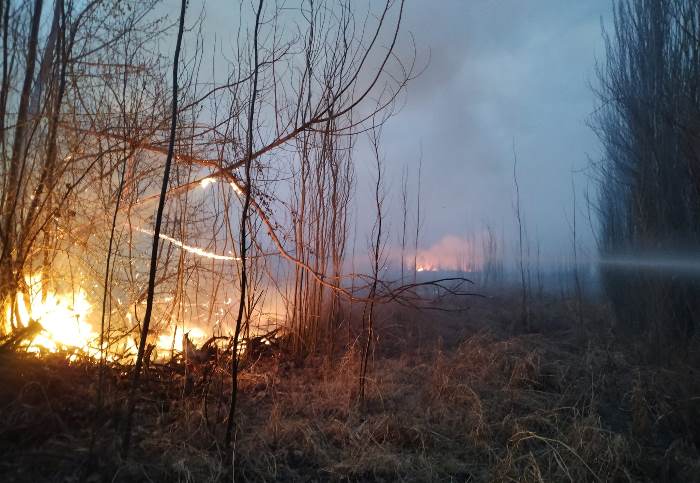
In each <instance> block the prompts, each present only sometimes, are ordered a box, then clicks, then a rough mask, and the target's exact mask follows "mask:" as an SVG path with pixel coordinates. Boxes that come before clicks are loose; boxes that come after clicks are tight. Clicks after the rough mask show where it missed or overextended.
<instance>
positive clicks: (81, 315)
mask: <svg viewBox="0 0 700 483" xmlns="http://www.w3.org/2000/svg"><path fill="white" fill-rule="evenodd" d="M27 283H28V285H29V286H30V287H33V286H34V287H36V286H37V284H38V285H39V286H40V284H41V278H40V276H33V277H28V280H27ZM25 299H28V300H25ZM27 302H28V304H27ZM16 307H17V312H16V321H17V322H19V323H20V324H21V325H22V326H24V327H27V326H28V325H29V323H30V322H31V321H32V320H35V321H37V322H39V324H40V325H41V327H42V328H43V330H42V331H41V332H40V333H39V334H38V335H37V336H36V337H35V338H34V339H33V340H32V341H31V342H30V344H29V346H28V348H27V350H28V351H29V352H41V351H42V350H43V351H49V352H56V351H58V350H59V349H64V348H73V349H79V350H81V351H82V352H84V353H86V354H89V355H97V354H98V353H99V350H98V349H97V348H96V347H95V345H94V342H95V340H96V339H97V333H96V332H95V331H94V330H93V328H92V326H91V325H90V324H89V323H88V322H87V317H88V315H89V314H90V311H91V310H92V306H91V305H90V302H89V301H88V299H87V295H86V294H85V291H83V289H82V288H81V289H78V291H77V292H75V293H74V294H70V295H59V294H57V293H55V292H52V291H48V292H47V293H46V297H42V295H41V292H40V291H37V290H32V291H30V293H29V295H27V296H24V295H22V294H21V293H18V294H17V295H16ZM10 321H11V312H10V308H9V307H8V309H7V314H6V322H7V325H8V326H9V325H10Z"/></svg>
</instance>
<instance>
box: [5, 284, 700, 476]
mask: <svg viewBox="0 0 700 483" xmlns="http://www.w3.org/2000/svg"><path fill="white" fill-rule="evenodd" d="M469 305H470V308H469V309H468V310H466V311H460V312H455V313H444V312H439V311H438V312H435V311H428V312H425V311H424V312H416V311H414V310H408V309H404V308H398V307H387V308H384V309H382V311H381V314H380V320H379V322H378V326H379V327H378V331H377V335H378V344H377V346H376V347H377V348H376V350H375V352H374V354H373V359H372V362H371V367H370V379H369V381H368V384H367V400H366V404H365V405H364V407H358V404H357V387H358V370H357V369H358V358H357V351H355V350H352V349H351V350H350V351H348V352H346V353H345V354H344V355H342V356H341V355H339V356H337V357H336V358H334V359H328V358H327V357H321V356H317V357H310V358H308V359H306V360H305V361H292V360H290V359H289V358H286V357H284V356H283V355H281V356H280V355H278V356H277V357H268V358H266V357H263V358H260V359H259V360H257V361H255V362H254V363H251V364H248V366H247V367H246V369H245V371H244V372H243V374H242V375H241V378H240V379H241V384H240V386H241V397H240V405H239V410H238V413H237V426H236V438H235V445H234V448H235V458H236V459H235V471H236V476H237V477H238V479H240V480H250V481H279V480H286V481H327V480H331V481H335V480H339V481H395V480H406V481H533V482H534V481H575V482H580V481H700V456H699V454H698V448H699V447H700V374H698V371H697V369H695V368H697V367H698V364H697V363H696V360H695V359H693V357H695V356H696V355H697V354H696V353H695V352H692V351H691V354H690V355H684V356H683V357H682V358H673V357H671V358H670V359H668V360H664V361H661V362H660V361H659V360H656V359H655V358H653V357H652V358H649V357H648V354H645V353H644V352H643V351H641V350H639V348H638V347H637V346H634V348H633V347H632V346H633V344H631V343H630V342H629V341H627V340H620V339H619V338H616V337H615V336H614V327H613V326H612V324H611V322H610V320H611V318H610V316H609V315H608V312H607V311H606V309H605V307H603V306H597V305H589V306H586V310H585V320H584V325H583V327H582V326H581V324H580V323H576V324H574V323H572V322H571V321H572V320H577V319H578V317H574V316H573V315H572V314H573V313H574V311H575V310H574V304H571V302H570V301H566V300H550V301H540V302H536V303H534V304H533V307H532V315H531V320H532V324H531V325H532V326H531V330H529V331H528V332H527V333H523V332H521V331H518V330H515V329H514V324H513V320H517V314H518V312H519V309H518V304H517V298H516V297H507V296H503V297H493V298H488V299H479V300H476V299H475V300H473V301H470V304H469ZM97 374H98V372H97V368H96V367H95V365H94V364H93V363H90V362H88V361H76V362H73V363H68V362H67V361H66V359H65V357H64V356H61V355H55V356H53V357H50V358H43V359H41V360H37V359H36V358H34V357H33V356H27V355H19V354H16V353H4V354H0V414H2V418H0V455H1V456H0V478H2V480H3V481H81V480H82V481H219V480H226V481H228V480H230V477H231V475H230V472H229V471H230V470H229V469H228V461H230V455H231V451H229V450H226V449H225V448H224V447H223V445H222V441H223V433H224V427H225V424H224V423H223V420H224V417H225V415H226V412H227V404H228V398H229V394H230V385H229V383H228V376H227V375H226V374H225V372H224V369H223V367H222V368H219V369H217V372H216V373H215V374H214V376H213V377H210V378H209V381H210V382H209V383H208V384H202V379H201V374H200V373H199V372H197V373H195V374H194V375H193V376H192V377H191V378H189V379H188V378H185V377H183V375H182V371H181V370H175V369H168V368H151V370H150V371H149V372H148V373H147V375H146V377H145V381H144V391H143V392H142V396H141V399H140V401H139V405H138V410H137V415H136V420H135V425H134V428H135V430H134V436H133V445H132V448H131V450H130V454H129V457H128V458H127V459H124V458H122V457H121V456H120V455H119V440H120V439H119V433H118V428H119V427H120V423H121V408H122V407H123V402H124V397H125V394H126V388H127V387H128V378H127V372H126V369H125V368H117V367H110V368H109V369H108V371H107V377H106V381H107V385H106V387H107V390H106V391H105V404H104V410H103V411H102V412H101V413H99V414H100V415H99V416H98V415H96V413H95V410H94V407H95V399H96V395H95V390H96V381H97ZM203 394H206V396H203Z"/></svg>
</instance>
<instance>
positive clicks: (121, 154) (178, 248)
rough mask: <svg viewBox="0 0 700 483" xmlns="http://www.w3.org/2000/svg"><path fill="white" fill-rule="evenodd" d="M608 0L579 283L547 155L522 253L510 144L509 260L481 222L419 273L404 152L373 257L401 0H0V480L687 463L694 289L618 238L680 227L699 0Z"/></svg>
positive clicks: (401, 79)
mask: <svg viewBox="0 0 700 483" xmlns="http://www.w3.org/2000/svg"><path fill="white" fill-rule="evenodd" d="M614 5H615V12H614V26H613V31H612V32H611V33H609V34H606V33H604V38H605V42H606V43H605V46H606V57H605V61H604V62H603V63H602V64H601V66H600V69H599V80H600V85H599V87H598V94H599V96H600V100H601V104H602V105H601V106H600V108H599V109H598V110H597V111H596V115H595V119H594V123H593V124H594V128H595V129H596V131H597V133H598V134H599V136H600V140H601V142H602V145H603V148H604V153H603V158H602V159H601V161H600V163H599V164H597V165H596V168H597V169H598V174H599V175H600V179H599V182H600V183H599V188H600V189H599V192H598V194H599V203H598V205H597V206H596V208H598V211H597V213H596V214H597V215H598V216H597V218H596V219H595V220H593V219H592V218H593V217H590V216H589V222H590V224H591V225H592V226H595V222H599V226H598V227H597V230H598V232H597V235H598V241H599V249H600V253H601V256H602V258H601V264H600V271H601V277H602V279H601V280H602V291H601V292H602V293H598V291H597V289H598V288H599V287H598V286H597V285H596V282H595V281H594V282H591V280H590V279H589V278H586V277H587V276H586V273H588V272H586V271H584V270H581V267H580V264H581V263H582V262H581V260H583V259H584V257H583V256H582V252H581V250H580V246H579V245H580V238H581V233H580V231H581V224H580V222H578V224H577V220H579V218H577V212H578V211H580V208H581V207H580V206H578V204H577V197H576V186H575V183H574V181H573V179H572V181H571V185H572V193H573V196H572V198H573V199H572V212H571V215H572V216H571V218H570V228H571V235H572V236H571V245H572V246H571V249H570V251H571V257H570V259H569V261H568V265H567V266H564V267H559V271H558V272H556V273H554V270H553V267H552V266H548V267H545V266H543V264H544V263H545V262H543V260H546V259H547V254H544V256H543V257H542V258H541V255H542V254H541V247H540V240H539V239H537V240H535V242H536V251H535V250H532V247H531V240H530V237H529V235H528V224H527V212H526V210H525V208H524V206H521V200H523V201H524V200H525V199H526V196H525V185H521V184H520V183H519V181H518V173H519V169H520V170H522V164H520V160H519V158H518V156H517V153H516V149H515V142H514V143H513V166H512V175H513V193H504V196H505V195H512V196H513V208H514V224H515V226H516V228H517V232H516V233H517V236H516V237H515V243H513V244H512V246H514V247H515V248H516V249H515V250H514V252H515V253H514V258H513V259H512V260H511V259H510V258H509V256H510V254H509V250H510V249H511V244H510V243H509V241H508V240H506V239H505V235H503V234H502V235H501V236H500V237H499V236H498V235H497V234H496V233H497V232H496V231H495V230H494V229H493V228H492V227H491V226H490V225H488V224H486V226H485V230H484V233H483V234H482V235H481V238H480V239H479V236H478V235H471V237H472V238H471V239H470V245H471V251H470V252H469V258H470V260H461V261H460V262H458V265H459V267H457V268H458V270H455V273H438V271H437V268H439V267H431V266H428V265H424V266H423V265H420V263H419V258H420V238H421V230H422V229H423V228H424V224H425V222H426V220H429V217H430V213H429V212H428V211H427V210H426V205H425V203H423V201H422V199H421V197H422V196H429V195H430V193H428V194H427V195H426V193H425V192H424V191H425V188H424V185H423V184H422V181H423V180H422V176H423V164H424V160H423V152H422V147H421V152H420V154H419V156H417V165H418V168H417V178H416V179H415V180H414V181H415V183H413V182H411V183H409V178H410V177H411V176H410V174H409V171H408V169H407V168H406V169H405V170H404V171H403V173H402V178H401V182H400V190H401V192H400V195H401V196H400V199H401V202H402V207H401V208H402V220H401V224H400V235H399V236H398V237H397V238H398V240H399V242H400V251H399V249H396V250H392V248H393V247H392V246H391V241H390V240H392V238H393V237H394V235H396V233H395V232H393V231H392V230H395V229H396V226H392V223H391V220H389V219H388V213H390V210H389V209H388V205H389V203H390V201H391V199H390V198H389V197H388V196H387V193H388V190H390V189H391V182H390V180H389V181H388V180H387V172H386V166H385V165H386V163H387V160H386V156H385V152H384V146H383V145H382V139H383V138H382V136H383V133H384V132H385V131H384V128H385V125H386V124H387V123H388V122H390V120H391V118H392V116H393V114H394V113H395V112H396V109H398V107H400V105H401V100H402V97H403V96H405V95H407V91H406V86H407V85H409V83H410V82H411V81H412V79H413V78H414V76H416V75H417V74H418V72H420V71H421V67H422V65H420V64H421V62H420V61H419V60H420V59H418V58H417V57H418V56H417V55H416V50H415V47H413V45H412V37H411V36H410V35H408V34H407V33H405V32H404V31H403V30H402V20H403V18H404V14H405V12H404V8H406V6H405V5H404V1H403V0H386V1H384V2H379V3H377V2H374V1H371V2H370V1H368V2H366V3H363V4H360V2H356V1H355V0H352V1H351V0H341V1H339V2H318V1H311V0H305V1H301V2H299V3H298V4H295V5H291V6H290V5H287V4H285V3H284V2H282V3H279V2H271V1H267V0H258V1H256V2H237V3H236V4H235V7H233V6H232V7H231V8H232V11H234V10H235V11H236V19H237V22H238V25H232V26H230V27H231V31H230V38H227V39H226V42H224V43H223V44H219V43H216V42H214V43H213V44H211V39H209V38H208V37H207V36H206V35H205V33H204V32H203V25H204V17H203V15H200V14H199V13H198V11H197V10H196V9H193V8H192V5H191V4H189V3H188V2H187V0H181V2H179V7H180V8H179V16H178V17H177V19H172V18H169V17H168V16H166V15H163V12H164V10H165V9H164V8H163V6H162V5H161V4H160V2H158V1H157V0H152V1H142V0H91V1H89V2H76V1H72V0H54V1H52V2H46V1H44V0H17V1H13V0H0V45H2V49H1V50H0V57H1V60H2V65H1V69H0V70H1V71H2V72H1V76H2V78H1V79H0V83H1V86H2V90H1V94H0V122H1V123H2V124H1V125H0V177H1V179H2V184H1V185H0V310H1V313H2V319H0V414H2V415H3V417H2V418H0V454H1V455H2V458H0V478H1V479H3V481H42V480H57V481H66V480H68V481H75V480H77V481H135V480H136V481H171V480H178V481H179V480H185V481H223V480H230V479H232V478H240V479H243V480H250V481H270V480H300V481H318V480H343V481H387V480H408V481H446V480H450V481H451V480H460V481H461V480H465V481H533V482H534V481H692V480H693V479H694V478H695V479H696V478H697V475H698V474H700V464H699V463H698V462H699V461H700V455H698V447H699V446H700V396H698V394H700V375H699V374H698V365H699V363H700V359H699V357H700V356H699V355H698V354H699V352H698V347H699V346H698V344H699V342H698V334H697V333H696V332H697V331H696V329H697V325H698V317H699V315H698V314H700V305H698V304H700V282H698V277H697V274H695V275H696V276H684V275H678V274H677V273H674V274H672V275H670V276H669V275H668V273H667V272H663V271H660V270H656V269H655V270H650V269H649V267H648V266H646V265H645V264H643V263H639V261H640V260H641V259H645V258H646V259H651V260H657V261H658V260H663V257H666V256H668V255H669V254H671V255H673V257H675V258H674V260H675V261H676V263H678V259H679V257H680V263H683V262H684V261H687V260H688V259H690V258H691V257H692V256H696V255H694V254H695V253H696V252H697V248H698V246H699V242H700V239H699V238H698V237H699V236H700V210H699V208H700V141H699V140H698V132H699V131H698V128H700V97H699V96H700V85H698V82H700V80H699V79H700V75H699V74H700V1H698V0H669V1H667V2H658V1H652V0H639V1H632V0H618V1H616V2H615V4H614ZM212 52H213V54H212ZM210 54H211V55H210ZM428 156H429V155H427V156H426V160H425V163H426V168H427V167H428V166H429V165H428V163H431V162H432V163H434V162H435V160H430V158H429V157H428ZM360 158H362V159H360ZM433 167H434V166H433ZM360 170H363V171H361V172H360ZM358 173H360V174H361V175H362V176H358ZM509 174H510V173H509ZM367 179H371V186H370V187H369V188H370V191H371V200H370V203H371V209H369V210H367V212H364V213H363V212H357V210H355V205H354V204H353V201H355V200H354V198H355V197H356V196H357V193H358V192H357V189H356V188H357V184H358V180H365V181H366V180H367ZM414 185H415V188H416V191H415V192H414V193H410V192H409V186H411V187H413V186H414ZM412 199H413V200H414V202H412V201H409V200H412ZM409 204H411V205H412V206H409ZM411 207H413V208H414V213H411V209H410V208H411ZM588 208H589V209H591V208H593V207H592V206H590V205H589V207H588ZM363 219H367V220H370V222H369V225H371V228H369V227H368V229H367V233H360V235H359V238H361V239H362V240H364V241H365V242H366V243H365V245H366V246H365V247H362V240H360V241H359V242H358V233H357V225H358V222H362V221H363ZM353 225H354V226H355V233H354V239H352V255H350V254H349V251H350V242H351V236H350V233H351V231H350V229H351V227H353ZM479 245H481V247H479ZM356 252H359V254H358V253H356ZM399 253H400V255H399ZM535 253H536V255H535ZM679 254H680V255H679ZM397 259H398V260H399V267H396V266H395V264H396V260H397ZM411 261H412V263H411ZM550 265H551V264H550ZM424 271H425V272H427V274H426V273H423V272H424ZM557 275H558V276H559V279H558V280H556V281H552V280H553V279H554V278H556V276H557ZM533 285H536V286H534V287H533ZM676 347H681V348H682V350H680V351H679V350H676ZM667 348H672V349H673V350H668V349H667Z"/></svg>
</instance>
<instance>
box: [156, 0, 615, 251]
mask: <svg viewBox="0 0 700 483" xmlns="http://www.w3.org/2000/svg"><path fill="white" fill-rule="evenodd" d="M331 1H332V0H331ZM166 3H167V4H169V5H170V4H171V5H172V8H173V10H172V11H173V12H176V8H175V7H176V6H177V2H175V1H174V0H171V1H169V2H166ZM291 4H295V2H290V3H289V4H287V5H291ZM203 5H204V11H205V16H206V20H205V24H204V25H205V31H206V33H205V34H209V35H210V36H211V35H213V32H216V35H217V36H218V39H219V41H220V42H221V41H223V42H224V43H226V40H225V37H229V36H231V35H233V34H234V30H235V27H236V25H237V22H233V23H232V21H231V15H234V14H236V8H237V7H235V2H229V1H228V0H207V1H206V2H204V3H203ZM231 5H234V6H233V7H232V6H231ZM358 5H362V6H364V5H365V4H364V2H360V3H359V4H358ZM166 8H168V9H169V7H168V6H167V5H166ZM201 8H202V7H201V2H199V3H198V4H196V5H191V9H190V12H191V15H194V13H193V12H194V11H199V10H200V9H201ZM358 8H360V7H358ZM363 8H366V7H363ZM611 8H612V2H611V0H586V1H577V0H407V1H406V6H405V16H404V20H403V24H402V37H401V41H400V42H399V47H398V52H397V53H398V55H399V56H400V57H402V58H403V59H408V58H410V57H411V56H412V54H413V51H412V44H411V42H410V39H411V35H412V36H413V38H414V39H415V45H416V47H417V49H418V52H417V54H418V59H417V63H418V65H420V66H425V65H426V63H427V67H426V69H425V71H424V72H423V74H422V75H420V76H419V77H418V78H417V79H415V80H413V81H412V82H411V83H410V84H409V85H408V88H407V92H406V93H405V95H404V96H403V101H404V103H403V107H402V109H401V110H400V112H398V113H397V114H396V115H395V116H394V117H393V118H392V119H391V120H390V121H389V122H388V124H387V125H386V127H385V131H384V138H383V150H384V154H385V160H386V171H387V177H386V178H387V180H388V186H387V188H388V196H387V199H386V210H387V213H388V218H387V219H388V222H387V223H388V225H389V227H390V229H391V236H390V238H389V239H388V242H389V244H390V245H394V246H395V245H396V244H397V239H398V237H399V230H400V226H401V217H400V211H401V210H400V194H401V193H400V192H401V182H400V180H401V172H402V169H403V168H404V167H405V166H407V167H408V169H409V173H410V177H411V182H410V186H409V190H410V193H409V196H411V198H412V199H411V205H410V206H409V209H410V212H411V213H410V215H409V216H410V220H409V224H410V225H412V224H413V223H414V216H415V204H414V203H415V199H414V197H415V192H416V183H415V181H416V175H417V169H418V159H419V156H420V152H421V150H422V153H423V177H422V188H421V189H422V210H421V211H422V219H423V229H422V232H421V245H422V247H423V248H424V249H426V250H429V249H430V247H431V246H434V247H435V250H440V251H444V250H446V249H447V248H446V247H447V246H448V245H455V243H457V242H458V241H459V240H460V238H461V237H468V236H469V234H470V233H472V234H477V235H478V234H479V233H481V232H483V227H484V226H485V224H489V225H491V226H492V227H493V228H494V229H495V230H496V231H497V232H498V233H501V232H502V233H505V236H506V238H507V241H508V242H509V243H512V242H513V241H514V239H515V237H514V235H515V233H516V231H515V218H514V209H513V200H514V188H513V144H515V149H516V152H517V156H518V179H519V183H520V192H521V209H522V212H523V216H524V218H525V222H526V226H527V230H528V233H529V237H530V238H531V239H535V238H538V239H539V240H540V242H541V246H542V251H543V257H545V258H554V257H557V256H558V255H559V254H561V253H562V251H568V250H569V249H570V239H571V235H570V220H571V217H572V187H571V186H572V173H575V175H574V176H575V181H576V184H577V187H578V190H577V191H578V207H579V210H578V224H579V236H580V237H581V240H582V242H581V244H582V245H584V246H587V247H589V248H590V247H592V246H593V243H592V236H591V230H590V225H589V223H588V219H587V211H588V210H586V208H585V201H584V196H583V193H584V192H585V190H586V189H587V185H590V187H589V189H591V190H593V192H594V190H595V186H594V184H592V183H591V178H590V176H588V174H589V173H587V172H586V171H587V170H586V168H587V167H588V166H589V164H590V163H589V158H590V159H593V160H596V159H598V158H599V156H600V146H599V143H598V141H597V139H596V137H595V134H594V133H593V132H592V130H591V129H590V128H589V127H588V125H587V122H588V121H589V120H590V117H591V115H592V113H593V111H594V109H595V107H596V99H595V95H594V93H593V90H592V86H594V85H595V83H596V72H595V65H596V59H602V58H603V54H604V52H603V42H602V38H601V21H603V22H606V21H607V19H609V18H610V16H611V13H610V12H611ZM360 10H361V12H360V13H364V10H362V8H361V9H360ZM224 13H225V14H224ZM173 15H175V14H174V13H173ZM234 16H235V15H234ZM232 29H233V30H232ZM366 154H367V153H366V151H364V152H363V151H362V150H360V153H359V155H358V156H356V157H355V160H356V162H357V168H356V172H357V173H358V191H357V197H356V201H357V205H358V219H359V220H360V222H359V228H358V250H362V249H363V248H364V247H365V246H366V239H367V233H368V231H369V228H368V227H370V226H371V222H372V217H373V212H372V206H371V204H370V203H369V202H368V198H369V197H370V195H371V186H370V182H371V178H370V176H369V175H368V173H370V172H371V171H370V169H369V166H371V163H372V161H371V159H368V158H369V156H367V155H366ZM410 229H411V230H412V229H413V228H410ZM446 239H449V243H447V242H446V241H445V240H446ZM508 251H509V252H512V251H513V246H512V245H511V246H510V247H508Z"/></svg>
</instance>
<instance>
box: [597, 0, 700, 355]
mask: <svg viewBox="0 0 700 483" xmlns="http://www.w3.org/2000/svg"><path fill="white" fill-rule="evenodd" d="M604 38H605V47H606V59H605V62H604V63H603V64H602V65H601V66H600V69H599V79H600V88H599V92H598V94H599V97H600V100H601V103H602V107H601V109H600V110H599V111H598V112H597V114H596V117H595V119H594V126H595V129H596V131H597V133H598V135H599V137H600V139H601V141H602V143H603V147H604V154H603V159H602V162H601V163H600V165H599V175H600V200H599V210H600V213H599V215H600V222H601V224H600V232H601V233H600V237H599V245H600V251H601V253H602V255H603V257H604V258H605V257H614V256H617V255H620V254H626V255H637V256H645V255H647V254H650V253H653V254H654V255H659V254H663V253H692V252H695V253H697V248H698V246H700V245H699V241H700V177H699V175H700V149H699V148H700V137H699V135H700V131H699V130H698V127H700V1H698V0H673V1H664V2H660V1H657V0H639V1H636V0H635V1H630V0H620V1H618V2H616V3H615V7H614V28H613V32H612V34H610V35H608V34H607V33H605V32H604ZM602 276H603V283H604V287H605V290H606V293H607V295H608V296H609V298H610V300H611V302H612V304H613V306H614V308H615V310H616V312H617V316H618V320H619V322H620V327H621V328H623V329H625V330H627V332H628V333H629V334H643V335H646V336H647V337H649V339H650V340H653V341H656V343H659V344H660V343H661V342H662V341H668V340H673V341H675V342H681V343H687V342H688V341H689V340H690V338H691V337H692V335H693V334H694V333H695V329H696V326H697V323H698V316H699V313H698V309H699V307H700V305H699V302H700V287H699V285H698V283H697V282H696V281H693V280H683V279H681V278H679V277H678V276H676V275H671V274H665V273H661V272H654V271H650V270H646V271H643V270H641V269H633V268H625V269H622V268H619V267H617V266H615V265H612V264H610V265H605V264H604V265H603V267H602Z"/></svg>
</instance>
